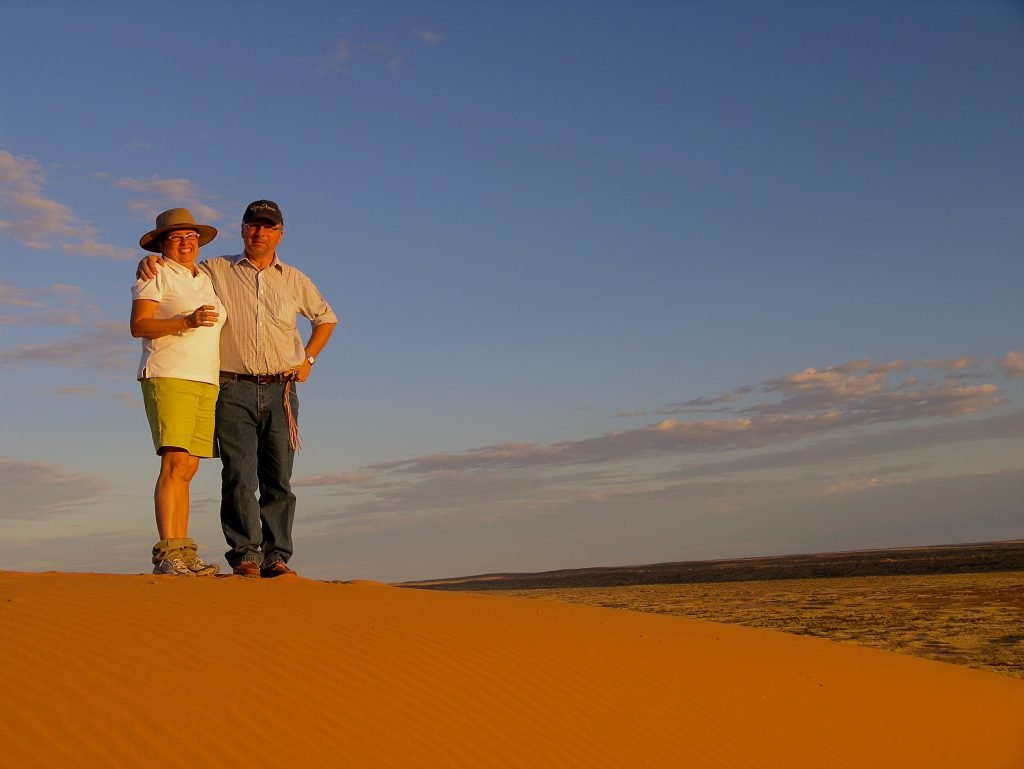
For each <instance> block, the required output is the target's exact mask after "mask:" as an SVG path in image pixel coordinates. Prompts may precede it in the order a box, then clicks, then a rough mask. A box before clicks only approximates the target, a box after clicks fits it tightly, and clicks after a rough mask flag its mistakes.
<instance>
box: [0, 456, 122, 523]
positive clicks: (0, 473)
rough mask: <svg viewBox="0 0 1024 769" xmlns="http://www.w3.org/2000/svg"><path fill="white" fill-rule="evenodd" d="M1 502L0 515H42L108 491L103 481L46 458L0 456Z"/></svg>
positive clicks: (68, 508) (69, 509) (64, 510)
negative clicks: (28, 459) (26, 460)
mask: <svg viewBox="0 0 1024 769" xmlns="http://www.w3.org/2000/svg"><path fill="white" fill-rule="evenodd" d="M0 487H2V488H3V490H4V504H3V505H0V519H3V520H15V519H43V518H51V517H53V516H55V515H60V514H63V513H68V512H72V511H74V510H75V509H76V508H78V507H79V506H81V505H83V504H85V503H87V502H90V501H92V500H94V499H96V498H97V497H100V496H102V495H103V494H106V493H107V492H108V491H110V489H111V486H110V484H109V483H107V482H106V481H104V480H102V479H100V478H96V477H93V476H88V475H76V474H74V473H70V472H68V471H67V470H65V469H63V468H61V467H58V466H57V465H53V464H50V463H48V462H25V461H19V460H15V459H10V458H7V457H0Z"/></svg>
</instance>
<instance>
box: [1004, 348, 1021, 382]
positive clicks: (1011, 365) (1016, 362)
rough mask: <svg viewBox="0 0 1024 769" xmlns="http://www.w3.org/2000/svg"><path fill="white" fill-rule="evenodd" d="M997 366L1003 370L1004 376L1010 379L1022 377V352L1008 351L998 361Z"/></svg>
mask: <svg viewBox="0 0 1024 769" xmlns="http://www.w3.org/2000/svg"><path fill="white" fill-rule="evenodd" d="M999 367H1000V368H1001V369H1002V370H1003V373H1004V374H1006V376H1008V377H1011V378H1012V379H1020V378H1021V377H1024V352H1017V351H1016V350H1015V351H1013V352H1008V353H1006V355H1005V356H1004V357H1003V359H1002V360H1000V361H999Z"/></svg>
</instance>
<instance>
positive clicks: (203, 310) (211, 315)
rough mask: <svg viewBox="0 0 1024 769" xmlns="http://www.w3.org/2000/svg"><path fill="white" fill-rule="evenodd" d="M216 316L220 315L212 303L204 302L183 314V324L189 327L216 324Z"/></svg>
mask: <svg viewBox="0 0 1024 769" xmlns="http://www.w3.org/2000/svg"><path fill="white" fill-rule="evenodd" d="M218 317H220V316H219V315H218V313H217V308H216V307H214V306H213V305H212V304H204V305H201V306H199V307H196V308H195V310H193V311H192V312H191V313H189V314H188V315H186V316H185V325H187V326H188V327H189V328H199V327H200V326H216V325H217V318H218Z"/></svg>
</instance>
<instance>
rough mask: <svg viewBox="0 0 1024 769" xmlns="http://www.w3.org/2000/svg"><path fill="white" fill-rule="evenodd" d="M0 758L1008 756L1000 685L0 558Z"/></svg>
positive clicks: (1014, 731)
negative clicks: (35, 570) (17, 567)
mask: <svg viewBox="0 0 1024 769" xmlns="http://www.w3.org/2000/svg"><path fill="white" fill-rule="evenodd" d="M0 660H2V661H3V678H4V681H5V683H6V684H7V689H6V692H5V695H6V696H4V697H3V698H2V699H0V756H2V762H3V765H4V766H8V767H16V768H17V769H28V768H29V767H62V768H64V767H103V768H104V769H113V768H114V767H130V768H131V769H142V768H145V767H157V766H188V767H209V768H210V769H212V768H213V767H234V766H253V767H261V766H268V767H269V766H273V767H284V768H287V769H292V768H296V769H317V768H318V767H368V768H369V767H372V768H377V767H396V768H397V767H401V768H402V769H432V768H433V767H452V768H455V767H459V768H462V767H466V768H467V769H469V768H472V769H486V768H487V767H523V768H524V769H525V768H529V769H546V768H547V767H552V768H554V767H585V768H587V769H590V768H591V767H593V768H597V767H610V768H611V767H614V769H639V768H641V767H651V768H652V769H655V768H656V769H676V768H683V767H693V768H694V769H714V768H715V767H730V768H732V769H770V768H771V767H779V769H801V768H802V767H806V768H807V769H840V768H841V767H856V768H857V769H869V768H870V767H886V768H888V767H892V769H915V768H916V767H920V768H921V769H943V768H946V767H948V769H1021V767H1024V681H1021V680H1017V679H1013V678H1008V677H1003V676H998V675H995V674H992V673H985V672H981V671H976V670H971V669H968V668H962V667H957V666H953V665H946V664H942V663H938V662H931V661H928V660H923V659H917V658H913V657H908V656H903V655H897V654H889V653H886V652H880V651H876V650H872V649H866V648H862V647H858V646H852V645H846V644H837V643H832V642H829V641H823V640H818V639H812V638H802V637H797V636H791V635H785V634H782V633H775V632H770V631H764V630H752V629H748V628H741V627H733V626H728V625H720V624H715V623H709V622H699V621H694V620H687V619H682V618H677V617H661V616H655V615H650V614H637V613H632V612H625V611H616V610H611V609H598V608H593V607H586V606H572V605H562V604H557V603H548V602H543V603H541V602H537V601H528V600H517V599H511V598H501V597H495V596H490V595H488V596H481V595H470V594H457V593H444V592H430V591H420V590H406V589H399V588H392V587H386V586H382V585H376V584H372V583H353V584H332V583H323V582H313V581H309V580H305V579H291V580H276V581H269V580H265V581H259V580H242V579H240V578H237V577H229V578H217V579H180V578H173V577H152V576H123V575H100V574H58V573H47V574H16V573H10V572H0Z"/></svg>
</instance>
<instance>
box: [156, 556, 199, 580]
mask: <svg viewBox="0 0 1024 769" xmlns="http://www.w3.org/2000/svg"><path fill="white" fill-rule="evenodd" d="M153 573H154V574H169V575H170V576H172V577H194V576H195V573H194V572H193V571H192V570H191V569H189V568H188V566H186V565H185V562H184V561H183V560H181V559H180V558H168V559H166V560H163V561H160V563H158V564H157V565H156V566H154V567H153Z"/></svg>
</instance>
